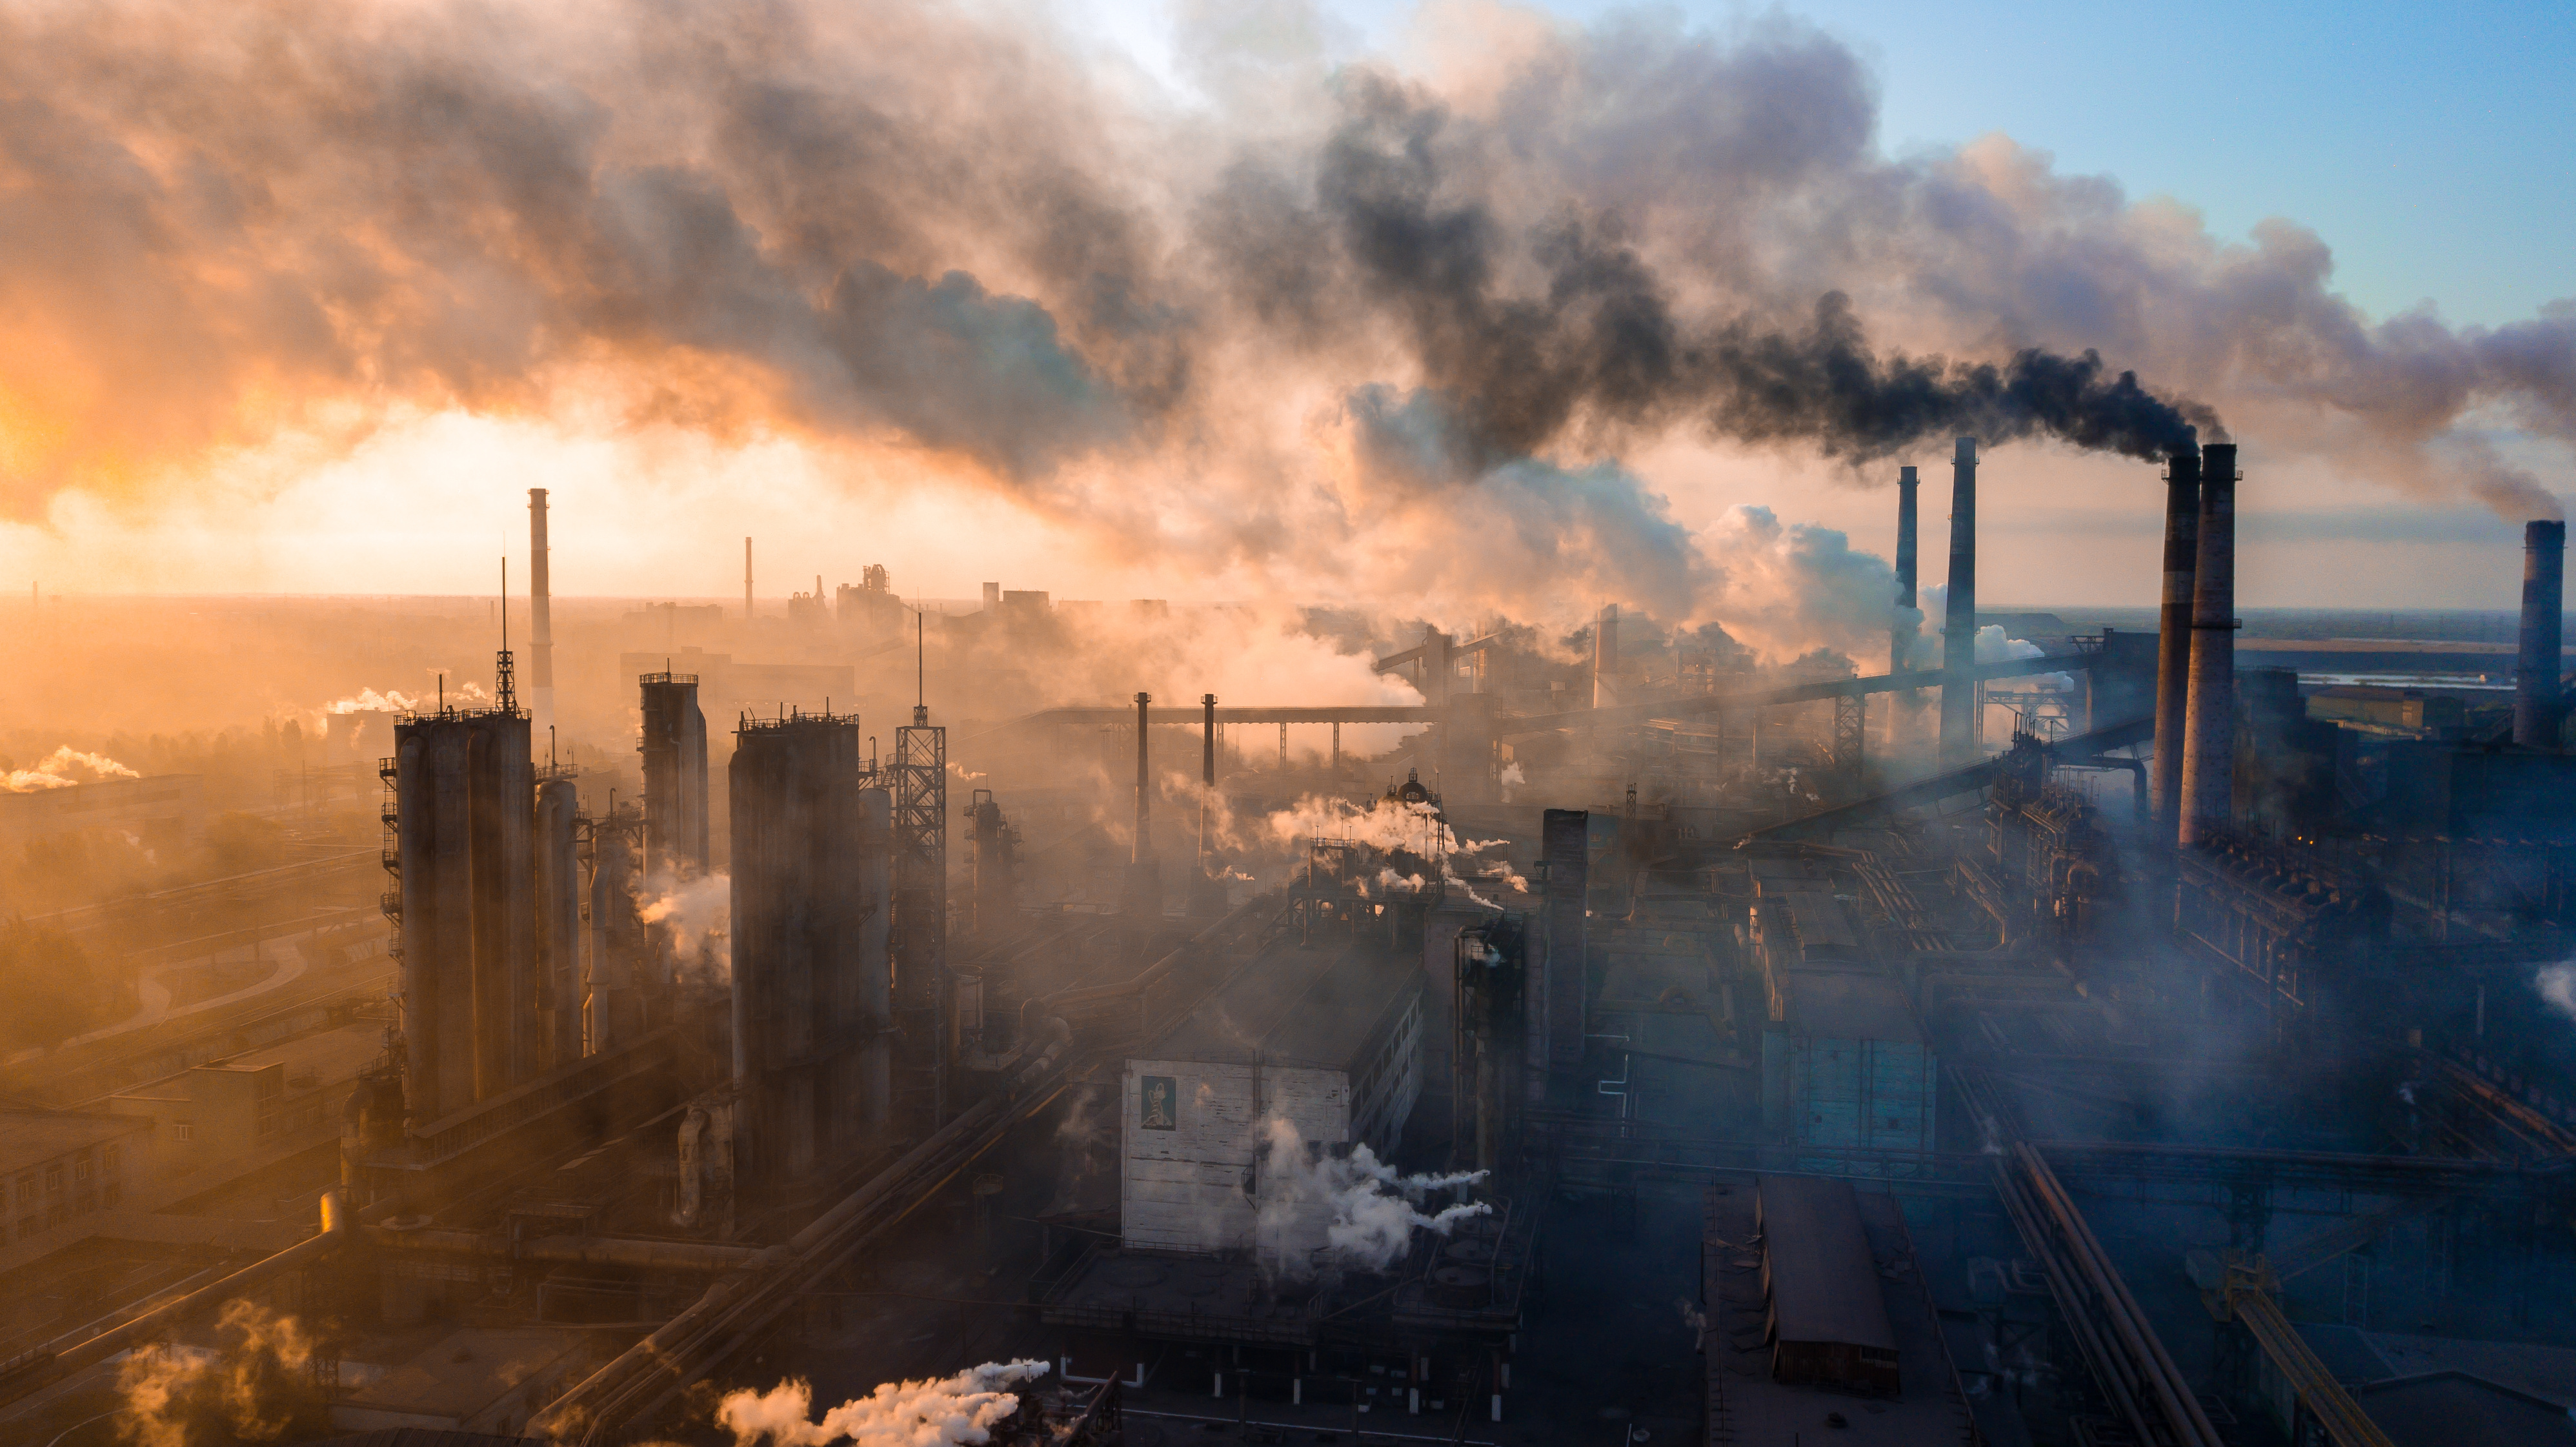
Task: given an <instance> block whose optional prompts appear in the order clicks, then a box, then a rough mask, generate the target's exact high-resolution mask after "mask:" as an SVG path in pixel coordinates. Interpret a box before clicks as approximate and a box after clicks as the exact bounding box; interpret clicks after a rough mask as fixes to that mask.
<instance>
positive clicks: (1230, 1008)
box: [1137, 941, 1422, 1070]
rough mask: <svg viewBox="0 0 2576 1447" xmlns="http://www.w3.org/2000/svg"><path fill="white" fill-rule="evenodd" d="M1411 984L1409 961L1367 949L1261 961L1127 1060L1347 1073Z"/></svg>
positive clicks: (1415, 975)
mask: <svg viewBox="0 0 2576 1447" xmlns="http://www.w3.org/2000/svg"><path fill="white" fill-rule="evenodd" d="M1421 977H1422V963H1421V961H1419V960H1417V959H1415V958H1414V957H1413V956H1412V954H1411V953H1410V952H1405V951H1398V950H1393V949H1390V948H1388V947H1386V946H1384V945H1381V944H1378V943H1376V942H1374V941H1371V942H1365V943H1359V944H1353V945H1351V946H1348V947H1347V948H1344V949H1342V950H1341V951H1339V952H1338V953H1332V954H1327V953H1325V952H1323V951H1320V950H1318V951H1307V950H1299V949H1278V950H1268V951H1264V952H1263V953H1261V954H1259V955H1256V956H1254V957H1253V958H1252V959H1251V960H1250V961H1249V962H1247V963H1246V964H1244V965H1243V966H1242V967H1241V968H1239V969H1237V970H1236V971H1235V972H1234V973H1233V974H1232V975H1230V976H1228V977H1227V978H1226V981H1225V983H1224V984H1222V985H1219V986H1218V987H1217V989H1216V993H1215V994H1213V995H1210V996H1209V997H1208V998H1207V999H1206V1000H1204V1001H1202V1002H1201V1003H1200V1005H1199V1007H1198V1008H1197V1009H1195V1010H1193V1011H1191V1012H1190V1013H1189V1015H1188V1017H1187V1018H1185V1019H1184V1020H1182V1021H1181V1023H1179V1024H1178V1025H1175V1026H1173V1027H1172V1028H1171V1030H1170V1031H1169V1032H1168V1033H1166V1034H1165V1035H1164V1036H1163V1038H1162V1039H1160V1040H1158V1041H1156V1042H1154V1044H1152V1045H1151V1046H1149V1047H1147V1048H1146V1049H1145V1050H1142V1051H1139V1052H1137V1058H1139V1059H1152V1060H1195V1061H1203V1062H1207V1063H1210V1064H1230V1065H1298V1066H1308V1067H1312V1068H1315V1069H1321V1070H1344V1069H1348V1068H1349V1067H1350V1066H1351V1064H1352V1063H1353V1057H1354V1056H1356V1055H1358V1054H1359V1052H1360V1049H1361V1047H1363V1046H1364V1045H1366V1044H1367V1043H1368V1040H1369V1037H1370V1036H1371V1035H1372V1034H1373V1033H1375V1031H1376V1029H1377V1027H1378V1024H1379V1022H1380V1021H1382V1020H1384V1019H1385V1018H1386V1014H1387V1011H1389V1010H1390V1009H1392V1008H1394V1006H1395V1004H1396V1002H1397V1001H1398V1000H1400V999H1402V998H1403V996H1404V994H1405V992H1406V991H1407V990H1409V989H1411V988H1413V987H1414V986H1416V985H1417V984H1419V983H1420V980H1421Z"/></svg>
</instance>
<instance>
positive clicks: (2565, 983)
mask: <svg viewBox="0 0 2576 1447" xmlns="http://www.w3.org/2000/svg"><path fill="white" fill-rule="evenodd" d="M2531 986H2532V988H2533V989H2535V990H2538V991H2539V992H2540V998H2542V999H2543V1000H2546V1001H2548V1002H2549V1004H2550V1008H2552V1009H2554V1010H2556V1011H2557V1012H2558V1013H2559V1014H2561V1015H2564V1016H2566V1017H2567V1018H2568V1019H2570V1020H2576V960H2561V961H2559V962H2558V963H2557V964H2554V965H2543V966H2541V967H2540V972H2539V973H2538V974H2536V975H2534V976H2532V979H2531Z"/></svg>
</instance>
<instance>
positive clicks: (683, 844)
mask: <svg viewBox="0 0 2576 1447" xmlns="http://www.w3.org/2000/svg"><path fill="white" fill-rule="evenodd" d="M636 681H637V683H638V684H639V685H640V686H641V687H642V689H643V694H644V741H643V744H642V746H641V747H642V752H643V755H644V868H645V872H646V873H647V874H668V875H672V876H674V877H682V878H685V877H693V876H696V875H700V874H704V873H706V871H707V858H708V856H707V717H706V714H705V713H703V712H702V711H700V709H699V707H698V678H697V675H696V674H693V673H648V674H645V675H643V676H642V677H641V678H639V679H638V680H636Z"/></svg>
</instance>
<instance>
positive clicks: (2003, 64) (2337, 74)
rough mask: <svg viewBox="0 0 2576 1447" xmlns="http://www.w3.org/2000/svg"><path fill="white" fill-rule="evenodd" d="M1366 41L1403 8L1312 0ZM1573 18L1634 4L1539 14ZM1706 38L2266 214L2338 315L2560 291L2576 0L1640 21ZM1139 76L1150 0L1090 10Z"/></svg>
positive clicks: (1827, 8)
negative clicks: (2309, 266) (1814, 47)
mask: <svg viewBox="0 0 2576 1447" xmlns="http://www.w3.org/2000/svg"><path fill="white" fill-rule="evenodd" d="M1318 3H1319V5H1320V6H1321V8H1322V9H1324V10H1325V11H1326V12H1327V13H1329V14H1331V15H1333V16H1335V17H1337V18H1338V19H1340V20H1341V21H1342V22H1344V24H1345V25H1346V26H1347V27H1348V28H1349V30H1350V32H1351V33H1352V34H1353V35H1354V36H1355V37H1356V39H1357V40H1358V43H1359V44H1360V45H1361V46H1362V47H1363V48H1365V49H1368V50H1375V51H1384V50H1388V49H1392V48H1395V47H1396V46H1397V45H1398V44H1399V43H1400V41H1401V38H1402V36H1403V35H1404V33H1405V31H1406V30H1407V28H1408V27H1409V26H1410V25H1411V24H1412V22H1413V19H1414V17H1415V14H1416V9H1415V7H1414V6H1413V5H1411V4H1401V3H1388V0H1318ZM1535 8H1538V9H1542V10H1545V11H1548V12H1550V13H1553V14H1557V15H1560V16H1563V17H1566V18H1568V19H1574V20H1585V19H1590V18H1592V17H1595V16H1599V15H1604V14H1609V13H1613V12H1616V11H1620V10H1635V9H1638V8H1640V7H1636V6H1622V5H1613V4H1606V3H1595V0H1554V3H1551V4H1546V5H1541V6H1538V7H1535ZM1645 8H1648V9H1651V10H1654V11H1657V12H1660V13H1679V14H1682V15H1684V16H1686V17H1689V18H1691V19H1693V20H1702V21H1712V22H1719V23H1723V22H1726V21H1729V20H1733V19H1737V18H1741V17H1744V16H1748V15H1757V14H1762V13H1766V12H1768V11H1770V10H1772V9H1774V8H1777V9H1779V10H1781V11H1782V12H1784V13H1787V14H1790V15H1793V16H1797V17H1799V18H1802V19H1804V20H1807V21H1809V22H1811V23H1813V24H1815V25H1818V26H1820V27H1821V28H1823V29H1824V30H1826V31H1827V32H1829V33H1831V34H1833V35H1835V36H1837V37H1838V38H1840V39H1841V40H1843V41H1844V42H1845V43H1847V44H1849V45H1851V46H1852V47H1853V49H1854V50H1855V51H1857V52H1858V53H1859V54H1860V55H1862V56H1863V57H1865V58H1866V59H1867V60H1868V62H1869V63H1870V65H1871V66H1872V68H1873V69H1874V70H1875V71H1876V73H1877V76H1878V79H1879V83H1880V86H1881V87H1882V96H1883V105H1882V110H1881V116H1880V135H1879V139H1880V144H1881V145H1882V147H1883V148H1885V149H1886V150H1887V151H1889V152H1890V153H1891V154H1898V155H1902V154H1904V153H1906V152H1908V151H1911V150H1915V149H1920V148H1924V147H1940V146H1950V145H1956V144H1958V143H1960V142H1963V141H1967V140H1970V139H1973V138H1974V137H1977V136H1980V135H1983V134H1986V133H1987V132H1990V131H2001V132H2004V133H2005V134H2007V135H2010V136H2011V137H2012V138H2013V139H2015V140H2017V141H2019V142H2021V143H2023V144H2024V145H2028V146H2032V147H2036V148H2038V149H2042V150H2046V151H2049V152H2052V153H2053V154H2054V155H2055V156H2056V158H2057V163H2058V165H2059V167H2060V168H2061V169H2062V170H2067V171H2076V172H2084V173H2088V174H2099V175H2107V176H2111V177H2114V178H2116V179H2117V180H2119V181H2120V182H2121V183H2122V185H2123V186H2125V187H2126V188H2127V190H2128V192H2129V194H2130V195H2131V196H2133V197H2137V196H2148V195H2167V196H2172V197H2174V198H2176V199H2178V200H2181V201H2183V202H2185V203H2187V204H2190V205H2193V206H2196V207H2198V208H2199V209H2200V210H2201V211H2202V213H2203V214H2204V215H2205V216H2206V217H2207V219H2208V223H2209V226H2210V228H2211V229H2212V230H2213V231H2215V232H2216V233H2217V234H2219V235H2220V236H2222V237H2227V238H2242V237H2243V236H2245V235H2246V233H2247V232H2248V231H2249V230H2250V229H2251V228H2252V227H2253V225H2254V224H2255V223H2256V222H2258V221H2261V220H2263V219H2264V218H2266V217H2270V216H2282V217H2287V218H2289V219H2291V220H2293V221H2297V222H2300V223H2301V224H2303V225H2306V226H2309V227H2311V228H2313V229H2314V230H2316V231H2317V232H2318V233H2319V234H2320V235H2322V236H2323V237H2324V238H2325V239H2326V241H2327V242H2328V243H2329V244H2330V245H2331V246H2332V247H2333V248H2334V253H2335V261H2336V275H2337V277H2338V279H2339V282H2340V284H2341V286H2342V288H2343V289H2344V291H2345V292H2346V294H2347V295H2349V296H2350V297H2351V298H2352V299H2353V300H2354V301H2356V302H2358V303H2359V304H2360V305H2361V306H2362V307H2363V308H2364V309H2366V310H2367V311H2369V312H2370V313H2371V314H2372V315H2373V316H2376V317H2385V316H2388V315H2391V314H2393V313H2395V312H2399V311H2404V310H2406V309H2408V308H2411V307H2414V306H2416V305H2419V304H2422V303H2426V302H2430V303H2431V304H2433V305H2434V306H2435V307H2436V308H2437V309H2438V310H2439V311H2440V313H2441V315H2442V316H2443V317H2445V318H2446V319H2448V320H2450V321H2453V322H2455V323H2486V324H2493V323H2497V322H2504V321H2510V320H2513V319H2515V318H2517V317H2524V316H2528V315H2530V314H2531V313H2532V312H2533V311H2535V310H2536V309H2538V307H2539V306H2540V305H2541V304H2542V303H2545V302H2548V301H2551V300H2553V299H2558V298H2567V297H2576V264H2571V261H2570V258H2571V257H2576V3H2571V0H2558V3H2554V4H2544V3H2527V0H2526V3H2514V0H2452V3H2447V4H2403V3H2387V0H2354V3H2349V4H2346V5H2342V6H2325V5H2314V4H2307V5H2291V4H2276V3H2263V0H2237V3H2218V0H2181V3H2167V4H2161V5H2146V6H2093V5H2064V4H2060V5H1992V4H1988V5H1978V4H1958V3H1952V4H1925V3H1921V0H1911V3H1900V0H1808V3H1801V4H1796V5H1789V6H1782V7H1768V6H1744V5H1724V4H1688V5H1680V6H1655V7H1645ZM1089 13H1091V14H1092V15H1093V16H1094V17H1095V18H1096V21H1097V22H1098V23H1099V24H1100V25H1101V27H1102V28H1103V29H1104V30H1106V31H1107V32H1109V33H1110V34H1111V35H1112V36H1114V37H1115V38H1116V39H1117V40H1118V41H1119V42H1120V43H1121V44H1122V45H1124V46H1125V48H1127V49H1129V50H1131V51H1133V52H1135V53H1136V54H1137V55H1138V58H1139V59H1141V60H1143V61H1144V62H1145V64H1146V65H1147V66H1148V68H1150V69H1158V70H1159V69H1161V66H1160V64H1159V62H1160V60H1161V57H1160V55H1159V54H1157V51H1158V50H1159V49H1160V47H1161V45H1162V44H1163V37H1164V35H1165V34H1166V33H1167V32H1168V30H1169V25H1170V22H1169V16H1170V13H1171V5H1170V3H1169V0H1111V3H1109V4H1107V5H1105V6H1102V7H1100V8H1097V9H1094V10H1091V11H1090V12H1089Z"/></svg>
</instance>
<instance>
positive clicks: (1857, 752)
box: [1834, 693, 1869, 775]
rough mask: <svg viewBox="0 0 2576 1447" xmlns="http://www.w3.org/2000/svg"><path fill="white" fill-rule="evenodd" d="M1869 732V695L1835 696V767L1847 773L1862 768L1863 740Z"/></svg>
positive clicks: (1856, 772)
mask: <svg viewBox="0 0 2576 1447" xmlns="http://www.w3.org/2000/svg"><path fill="white" fill-rule="evenodd" d="M1868 733H1869V695H1867V694H1865V693H1854V694H1836V695H1835V696H1834V767H1835V768H1837V769H1839V770H1841V771H1842V772H1844V773H1846V774H1854V775H1857V774H1858V773H1859V772H1860V768H1861V750H1862V747H1863V745H1862V740H1863V739H1865V738H1866V737H1867V736H1868Z"/></svg>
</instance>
